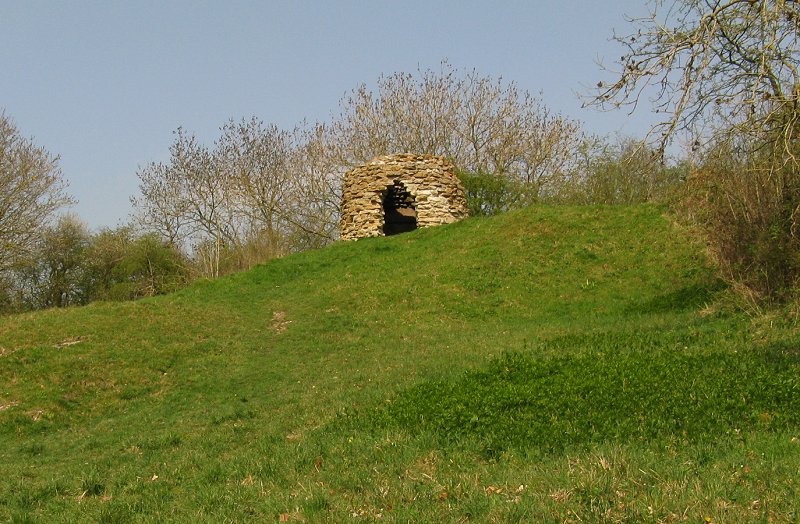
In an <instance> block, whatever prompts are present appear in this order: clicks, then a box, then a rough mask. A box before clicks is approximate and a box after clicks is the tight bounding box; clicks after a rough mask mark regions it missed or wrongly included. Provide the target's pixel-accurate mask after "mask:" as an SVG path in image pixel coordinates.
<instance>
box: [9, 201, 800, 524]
mask: <svg viewBox="0 0 800 524" xmlns="http://www.w3.org/2000/svg"><path fill="white" fill-rule="evenodd" d="M727 293H728V291H727V290H726V289H725V288H724V286H723V285H722V284H721V283H720V282H718V281H717V280H716V278H715V276H714V273H713V271H712V269H710V267H709V264H708V262H707V260H706V259H705V258H704V256H703V251H702V248H701V246H698V245H697V244H696V243H693V242H692V241H691V240H690V238H689V235H688V234H687V233H686V232H685V231H682V230H681V229H680V228H678V227H676V226H674V225H672V224H671V223H670V221H669V220H668V219H667V218H665V216H663V210H662V209H660V208H657V207H650V206H641V207H614V208H607V207H597V208H595V207H591V208H587V207H584V208H549V207H534V208H530V209H526V210H521V211H518V212H513V213H508V214H506V215H504V216H501V217H497V218H493V219H470V220H466V221H463V222H460V223H457V224H453V225H450V226H444V227H440V228H434V229H429V230H421V231H415V232H413V233H409V234H406V235H401V236H396V237H391V238H382V239H369V240H362V241H359V242H355V243H339V244H336V245H334V246H331V247H329V248H327V249H323V250H319V251H314V252H307V253H303V254H299V255H295V256H290V257H286V258H284V259H281V260H276V261H274V262H271V263H269V264H266V265H264V266H260V267H257V268H255V269H254V270H252V271H249V272H247V273H243V274H238V275H234V276H231V277H228V278H223V279H220V280H218V281H214V282H203V283H199V284H196V285H193V286H192V287H190V288H188V289H185V290H183V291H181V292H179V293H175V294H173V295H169V296H165V297H157V298H153V299H148V300H142V301H139V302H135V303H107V304H93V305H90V306H88V307H84V308H76V309H68V310H52V311H45V312H39V313H34V314H29V315H21V316H14V317H8V318H3V319H0V385H1V386H0V464H2V475H0V521H12V522H58V521H63V522H75V521H100V522H129V521H133V522H163V521H195V522H223V521H234V522H242V521H248V520H252V521H257V522H263V521H267V522H269V521H272V522H275V521H309V522H325V521H329V522H342V521H376V520H382V521H394V520H397V521H413V522H429V521H430V522H432V521H446V522H459V521H479V522H509V521H520V520H522V521H530V522H592V521H603V522H610V521H615V520H617V521H625V520H627V521H649V522H669V521H675V522H684V521H686V522H700V521H703V519H706V518H711V519H713V521H715V522H745V521H765V522H766V521H769V522H796V521H797V520H798V519H800V510H799V509H798V508H800V485H799V484H798V480H797V477H796V474H797V472H798V471H800V442H798V438H800V374H798V371H800V352H798V349H797V348H798V347H800V346H799V345H798V342H800V337H799V336H798V333H797V330H796V329H795V328H794V326H793V325H792V324H791V323H789V322H787V321H784V320H783V319H782V318H780V317H779V316H775V315H773V316H771V317H767V318H759V319H757V320H753V319H750V318H748V317H746V316H744V315H741V314H739V313H735V312H731V311H727V310H726V308H724V307H718V305H717V304H719V303H720V301H723V300H724V297H725V296H726V294H727Z"/></svg>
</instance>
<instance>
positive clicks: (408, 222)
mask: <svg viewBox="0 0 800 524" xmlns="http://www.w3.org/2000/svg"><path fill="white" fill-rule="evenodd" d="M383 217H384V222H383V234H384V235H386V236H389V235H396V234H398V233H405V232H407V231H414V230H415V229H417V210H416V209H415V208H414V197H412V196H411V193H409V192H408V189H406V186H404V185H403V183H402V182H395V183H394V184H392V185H391V186H389V188H388V189H387V190H386V195H385V196H384V197H383Z"/></svg>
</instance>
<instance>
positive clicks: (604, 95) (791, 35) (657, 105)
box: [589, 0, 800, 158]
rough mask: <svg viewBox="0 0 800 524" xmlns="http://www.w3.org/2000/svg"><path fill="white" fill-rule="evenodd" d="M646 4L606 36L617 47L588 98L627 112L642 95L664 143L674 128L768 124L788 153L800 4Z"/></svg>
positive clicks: (796, 88) (714, 132) (758, 132)
mask: <svg viewBox="0 0 800 524" xmlns="http://www.w3.org/2000/svg"><path fill="white" fill-rule="evenodd" d="M650 8H651V9H650V15H649V16H647V17H643V18H635V19H631V20H630V22H631V24H632V25H633V30H632V31H631V32H630V33H629V34H625V35H615V36H614V38H613V39H614V40H616V41H617V42H619V43H620V44H621V45H622V46H623V47H624V49H625V52H624V54H623V55H622V57H621V58H620V61H619V62H618V63H617V66H618V67H616V68H613V69H609V71H611V72H612V73H613V75H614V76H613V79H612V80H611V81H610V82H600V83H598V84H597V92H596V94H595V95H593V98H592V100H590V102H589V103H590V104H593V105H595V106H599V107H601V108H619V107H626V108H629V109H630V110H631V111H632V110H634V109H636V107H637V106H638V105H639V103H640V102H642V98H643V97H645V96H648V95H650V96H651V98H650V100H649V101H650V102H651V104H652V106H653V108H654V109H655V111H656V112H657V113H660V114H663V115H664V119H663V120H662V121H661V122H660V123H658V124H657V125H656V126H655V128H654V130H653V131H654V132H655V135H654V136H655V139H656V140H657V141H660V143H661V148H662V150H663V148H664V147H665V146H666V144H667V143H668V142H669V141H670V140H671V139H672V138H673V137H674V135H675V134H676V133H682V132H685V133H688V134H690V135H693V140H699V139H701V138H702V135H703V134H705V135H706V138H715V139H720V138H723V139H724V137H723V135H726V134H733V135H738V136H742V135H751V136H757V137H759V138H761V137H763V133H764V131H765V130H768V131H771V132H772V133H774V136H775V139H776V140H778V141H781V142H782V144H783V146H784V147H783V149H784V152H785V153H787V154H788V156H789V157H790V158H794V148H793V146H792V143H793V142H794V141H795V140H796V138H797V136H796V134H797V128H798V126H797V118H798V111H797V109H798V95H800V72H799V71H798V67H799V66H800V48H799V47H798V30H799V29H800V3H798V2H797V1H794V0H672V1H662V0H652V1H651V2H650ZM759 142H760V140H759ZM697 145H698V146H699V145H700V143H699V142H697Z"/></svg>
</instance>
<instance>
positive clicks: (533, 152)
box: [332, 63, 585, 197]
mask: <svg viewBox="0 0 800 524" xmlns="http://www.w3.org/2000/svg"><path fill="white" fill-rule="evenodd" d="M341 107H342V111H341V113H340V115H339V117H338V118H337V119H336V121H335V122H334V124H333V126H332V131H333V134H334V136H335V143H336V148H337V153H338V154H337V155H336V156H337V159H338V160H339V162H340V163H341V164H342V165H344V166H352V165H354V164H358V163H361V162H365V161H367V160H370V159H371V158H373V157H375V156H377V155H381V154H388V153H395V152H417V153H429V154H435V155H442V156H445V157H447V158H449V159H450V160H452V161H453V162H454V163H455V164H456V165H457V166H458V167H459V168H461V169H463V170H466V171H474V172H489V173H497V174H502V175H505V176H507V177H510V178H515V179H518V180H520V181H523V182H525V183H526V184H528V187H529V189H532V190H533V191H534V193H536V194H535V195H534V197H535V196H538V194H539V192H540V191H541V192H547V191H548V190H549V187H550V186H551V185H553V184H555V183H556V182H557V180H558V178H559V177H560V176H562V174H563V172H565V171H566V170H567V169H568V168H569V167H570V163H571V162H572V159H573V157H574V155H573V153H574V151H575V150H576V149H577V148H578V147H579V145H580V144H581V143H582V142H583V140H584V139H585V137H584V135H583V133H582V131H581V128H580V125H579V123H578V122H576V121H573V120H569V119H567V118H564V117H562V116H560V115H557V114H553V113H552V112H550V111H549V110H548V109H547V108H545V107H544V105H543V104H542V102H541V100H540V99H538V98H535V97H534V96H532V95H531V94H530V93H528V92H527V91H522V90H520V89H519V88H518V87H517V86H516V84H514V83H513V82H511V83H505V82H503V81H502V79H498V80H494V79H492V78H491V77H488V76H482V75H480V74H479V73H478V72H477V71H475V70H472V71H468V72H466V73H464V72H460V71H457V70H454V69H453V68H452V67H450V66H449V65H448V64H447V63H443V64H442V68H441V71H439V72H435V71H431V70H427V71H421V72H419V74H418V75H417V76H414V75H412V74H409V73H397V74H394V75H391V76H384V77H381V78H380V79H379V80H378V90H377V93H373V92H371V91H369V90H368V89H367V88H366V86H365V85H361V86H360V87H358V88H357V89H355V90H353V91H352V92H351V93H350V94H348V95H347V96H345V97H344V98H343V99H342V101H341Z"/></svg>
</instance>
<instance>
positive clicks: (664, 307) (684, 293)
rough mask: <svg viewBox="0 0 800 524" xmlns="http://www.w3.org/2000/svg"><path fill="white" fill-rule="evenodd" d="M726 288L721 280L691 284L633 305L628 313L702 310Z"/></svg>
mask: <svg viewBox="0 0 800 524" xmlns="http://www.w3.org/2000/svg"><path fill="white" fill-rule="evenodd" d="M725 288H726V285H725V283H724V282H723V281H721V280H715V281H713V282H707V283H702V284H691V285H689V286H684V287H682V288H680V289H677V290H675V291H671V292H669V293H665V294H663V295H658V296H655V297H652V298H650V299H648V300H645V301H644V302H638V303H633V304H631V305H629V306H628V307H627V308H626V309H625V311H626V312H628V313H634V312H635V313H644V314H658V313H668V312H671V311H688V310H692V309H700V308H702V307H704V306H706V305H707V304H710V303H712V302H713V301H714V298H715V296H716V295H717V294H718V293H719V292H720V291H722V290H724V289H725Z"/></svg>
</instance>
